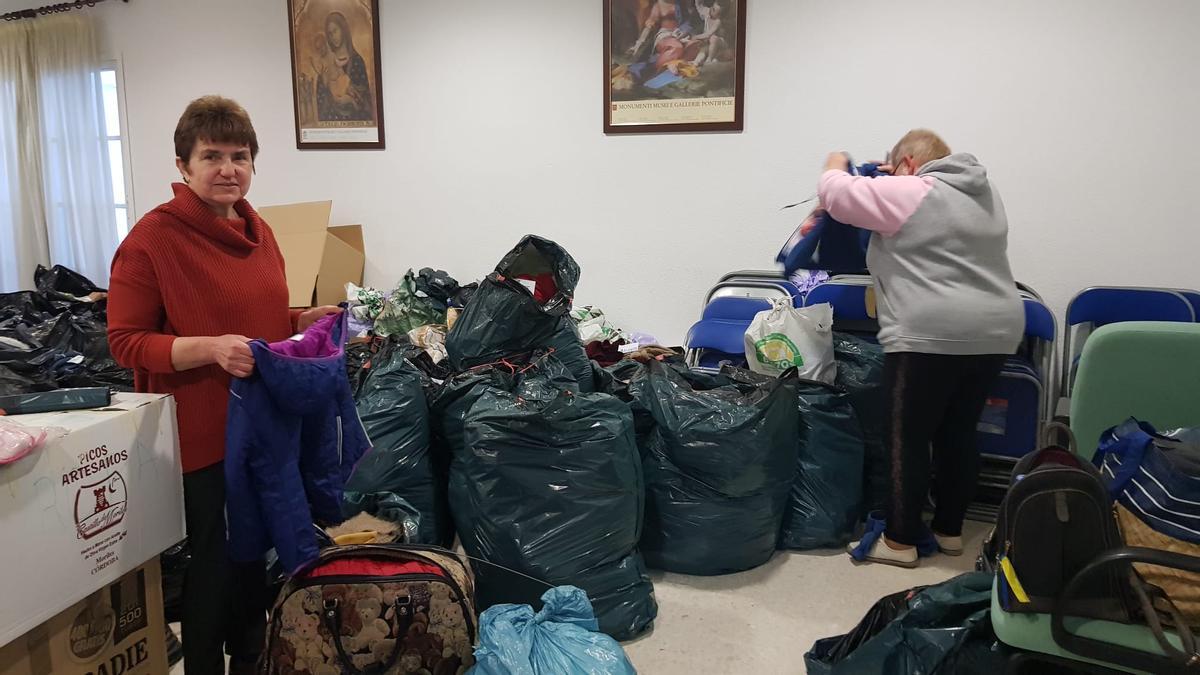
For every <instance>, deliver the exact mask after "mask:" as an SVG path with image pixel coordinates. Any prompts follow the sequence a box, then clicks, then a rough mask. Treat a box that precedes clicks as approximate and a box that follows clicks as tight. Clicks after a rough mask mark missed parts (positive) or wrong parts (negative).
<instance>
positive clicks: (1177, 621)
mask: <svg viewBox="0 0 1200 675" xmlns="http://www.w3.org/2000/svg"><path fill="white" fill-rule="evenodd" d="M1129 586H1130V587H1131V588H1132V589H1133V595H1134V597H1135V598H1137V601H1138V604H1139V605H1141V608H1142V614H1143V615H1144V616H1145V617H1146V623H1147V624H1149V626H1150V632H1152V633H1154V639H1155V640H1156V641H1157V642H1158V646H1159V648H1160V649H1162V650H1163V653H1164V654H1168V655H1171V656H1173V657H1174V658H1175V659H1177V660H1182V661H1187V663H1188V664H1190V665H1196V664H1198V663H1200V654H1198V653H1197V651H1196V638H1195V636H1193V635H1192V630H1191V628H1189V627H1188V625H1187V620H1186V619H1184V618H1183V614H1182V613H1180V611H1179V608H1178V607H1176V606H1175V603H1174V602H1172V601H1171V598H1170V597H1168V596H1167V594H1166V592H1165V591H1163V589H1162V588H1161V587H1159V586H1155V585H1154V584H1151V583H1149V582H1147V581H1146V580H1145V579H1142V577H1141V576H1140V575H1139V574H1138V573H1137V571H1136V570H1134V569H1133V568H1132V567H1130V568H1129ZM1155 600H1161V601H1162V602H1163V603H1164V604H1165V605H1166V609H1165V610H1164V611H1165V612H1166V614H1167V616H1169V617H1170V618H1171V622H1172V623H1173V624H1174V627H1175V632H1176V633H1178V635H1179V642H1180V643H1181V644H1182V645H1183V651H1180V650H1178V649H1176V648H1175V645H1173V644H1171V643H1170V642H1169V641H1168V640H1167V635H1166V632H1164V630H1163V626H1162V619H1160V618H1159V610H1158V608H1157V607H1156V606H1155V605H1154V601H1155Z"/></svg>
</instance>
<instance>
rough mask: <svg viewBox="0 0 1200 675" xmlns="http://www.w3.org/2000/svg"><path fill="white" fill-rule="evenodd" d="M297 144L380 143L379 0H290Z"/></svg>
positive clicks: (343, 146)
mask: <svg viewBox="0 0 1200 675" xmlns="http://www.w3.org/2000/svg"><path fill="white" fill-rule="evenodd" d="M288 19H289V21H290V26H289V28H290V32H291V38H292V90H293V92H294V95H295V103H296V147H297V148H300V149H301V150H307V149H313V148H326V149H352V148H382V147H383V92H382V84H381V82H380V66H379V0H288Z"/></svg>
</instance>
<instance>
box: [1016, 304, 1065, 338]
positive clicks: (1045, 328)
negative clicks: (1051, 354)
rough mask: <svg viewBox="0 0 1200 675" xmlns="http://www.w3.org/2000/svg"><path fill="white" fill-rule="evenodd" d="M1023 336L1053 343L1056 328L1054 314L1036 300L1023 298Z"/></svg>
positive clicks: (1056, 331)
mask: <svg viewBox="0 0 1200 675" xmlns="http://www.w3.org/2000/svg"><path fill="white" fill-rule="evenodd" d="M1024 304H1025V336H1026V337H1034V338H1037V339H1039V340H1045V341H1046V342H1054V340H1055V338H1056V337H1057V333H1058V327H1057V325H1056V322H1055V320H1054V312H1051V311H1050V308H1049V307H1047V306H1046V305H1044V304H1042V303H1041V302H1040V301H1038V300H1032V299H1030V298H1025V301H1024Z"/></svg>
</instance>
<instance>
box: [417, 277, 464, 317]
mask: <svg viewBox="0 0 1200 675" xmlns="http://www.w3.org/2000/svg"><path fill="white" fill-rule="evenodd" d="M416 281H417V290H418V291H421V292H422V293H424V294H425V295H427V296H429V298H431V299H432V300H434V301H436V302H437V303H438V304H440V305H441V307H442V308H443V309H445V308H446V307H448V306H449V305H450V301H451V300H452V299H453V298H454V296H455V295H457V294H458V291H459V290H460V288H459V285H458V280H456V279H455V278H454V277H452V276H450V275H449V274H447V273H446V272H444V271H442V270H435V269H433V268H431V267H423V268H421V271H420V272H418V273H417V279H416Z"/></svg>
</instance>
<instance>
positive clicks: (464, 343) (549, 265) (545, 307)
mask: <svg viewBox="0 0 1200 675" xmlns="http://www.w3.org/2000/svg"><path fill="white" fill-rule="evenodd" d="M578 283H579V265H577V264H576V263H575V259H574V258H572V257H571V255H570V254H569V253H567V252H566V250H564V249H563V248H562V247H561V246H559V245H558V244H555V243H554V242H552V241H550V240H548V239H542V238H541V237H536V236H533V235H527V236H526V237H525V238H524V239H522V240H521V241H520V243H518V244H517V246H516V247H515V248H513V250H512V251H510V252H509V253H508V255H506V256H504V259H503V260H501V261H500V264H499V265H497V266H496V271H495V272H493V273H492V274H489V275H488V277H487V278H486V279H484V280H483V282H482V283H481V284H480V286H479V290H477V291H475V293H474V294H473V295H472V297H471V300H470V302H469V303H467V306H466V309H464V310H463V313H462V316H460V317H459V318H458V321H457V322H456V323H455V324H454V328H453V329H451V330H450V334H449V335H448V336H447V337H446V351H447V352H448V353H449V355H450V366H451V367H452V368H453V369H454V370H456V371H459V372H461V371H464V370H467V369H469V368H473V367H476V366H481V365H485V364H488V363H493V362H496V361H499V360H501V359H503V358H506V357H509V356H513V355H516V354H526V353H529V352H532V351H534V350H539V349H547V348H552V349H554V350H555V355H556V356H557V357H558V359H559V360H560V361H562V362H563V363H564V364H566V365H567V367H568V368H570V369H571V371H572V373H574V375H575V379H576V380H577V381H578V382H579V383H580V388H581V389H582V390H583V391H585V392H587V391H592V385H591V383H590V377H589V375H588V373H590V372H591V364H590V363H589V362H588V358H587V352H586V351H585V350H584V347H583V345H582V344H580V342H579V334H578V333H577V332H576V329H575V326H574V322H573V321H571V318H570V317H569V316H568V312H569V311H570V310H571V302H572V300H573V298H574V294H575V286H576V285H577V284H578Z"/></svg>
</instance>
